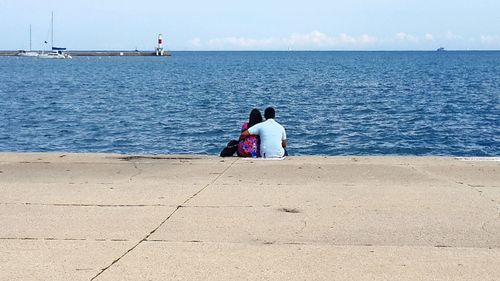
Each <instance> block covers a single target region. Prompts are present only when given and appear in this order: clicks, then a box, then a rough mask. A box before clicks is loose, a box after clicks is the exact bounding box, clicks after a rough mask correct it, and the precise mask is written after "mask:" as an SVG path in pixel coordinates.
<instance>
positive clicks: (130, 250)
mask: <svg viewBox="0 0 500 281" xmlns="http://www.w3.org/2000/svg"><path fill="white" fill-rule="evenodd" d="M236 161H238V158H236V160H234V161H233V162H232V163H231V164H230V165H229V166H227V167H226V169H224V171H222V173H220V174H219V175H217V177H215V178H214V179H213V180H212V181H211V182H209V183H208V184H206V185H205V186H204V187H203V188H202V189H200V190H199V191H198V192H196V193H195V194H194V195H192V196H191V197H189V198H188V199H187V200H186V201H184V203H182V204H181V205H179V206H177V207H176V208H175V210H174V211H173V212H172V213H171V214H170V215H169V216H168V217H167V218H166V219H164V220H163V221H162V222H161V223H160V224H159V225H158V226H157V227H156V228H155V229H153V230H152V231H150V232H149V234H148V235H146V236H145V237H144V238H142V239H141V240H140V241H139V242H137V243H136V244H135V245H134V246H132V248H130V249H128V250H127V251H126V252H125V253H124V254H123V255H121V256H120V257H118V258H117V259H115V260H114V261H113V262H111V264H110V265H108V266H107V267H105V268H103V269H101V271H100V272H99V273H97V275H95V276H94V277H92V278H91V279H90V281H93V280H95V279H96V278H98V277H99V276H100V275H101V274H103V273H104V272H105V271H106V270H108V269H109V268H110V267H112V266H113V265H114V264H115V263H117V262H119V261H120V260H121V259H122V258H123V257H125V256H126V255H127V254H128V253H130V252H132V251H133V250H134V249H135V248H137V246H139V245H140V244H141V243H142V242H144V241H147V239H148V238H149V237H150V236H151V235H153V234H154V233H155V232H156V231H157V230H158V229H159V228H160V227H161V226H162V225H164V224H165V223H166V222H167V221H168V220H169V219H170V218H171V217H172V216H173V215H174V214H175V213H176V212H177V211H178V210H179V209H180V208H181V207H182V206H183V205H184V204H186V203H187V202H189V200H191V199H193V198H194V197H196V196H197V195H198V194H200V193H201V192H202V191H203V190H205V189H206V188H207V187H209V186H210V185H212V184H213V183H215V182H216V181H217V180H218V179H219V178H220V177H221V176H222V175H224V174H225V173H226V172H227V170H229V168H231V167H232V166H233V164H234V163H236Z"/></svg>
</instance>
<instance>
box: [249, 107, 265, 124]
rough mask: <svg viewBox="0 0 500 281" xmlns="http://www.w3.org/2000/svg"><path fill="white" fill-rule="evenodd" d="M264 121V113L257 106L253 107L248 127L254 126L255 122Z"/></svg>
mask: <svg viewBox="0 0 500 281" xmlns="http://www.w3.org/2000/svg"><path fill="white" fill-rule="evenodd" d="M260 122H262V114H260V111H259V110H258V109H257V108H254V109H252V111H251V112H250V119H249V120H248V128H250V127H252V126H253V125H255V124H259V123H260Z"/></svg>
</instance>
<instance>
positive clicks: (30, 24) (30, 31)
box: [30, 24, 31, 51]
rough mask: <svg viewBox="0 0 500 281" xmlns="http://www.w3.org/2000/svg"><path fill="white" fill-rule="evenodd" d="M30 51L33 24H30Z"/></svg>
mask: <svg viewBox="0 0 500 281" xmlns="http://www.w3.org/2000/svg"><path fill="white" fill-rule="evenodd" d="M30 51H31V24H30Z"/></svg>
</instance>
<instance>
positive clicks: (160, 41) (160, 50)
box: [156, 34, 164, 56]
mask: <svg viewBox="0 0 500 281" xmlns="http://www.w3.org/2000/svg"><path fill="white" fill-rule="evenodd" d="M163 53H164V51H163V35H161V34H158V47H156V55H157V56H163Z"/></svg>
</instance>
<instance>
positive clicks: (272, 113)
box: [264, 107, 276, 120]
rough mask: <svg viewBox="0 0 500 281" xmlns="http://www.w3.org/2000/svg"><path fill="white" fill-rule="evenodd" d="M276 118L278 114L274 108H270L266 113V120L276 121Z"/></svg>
mask: <svg viewBox="0 0 500 281" xmlns="http://www.w3.org/2000/svg"><path fill="white" fill-rule="evenodd" d="M275 116H276V112H275V111H274V108H272V107H268V108H266V110H265V111H264V117H265V118H266V120H267V119H269V118H272V119H274V117H275Z"/></svg>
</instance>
